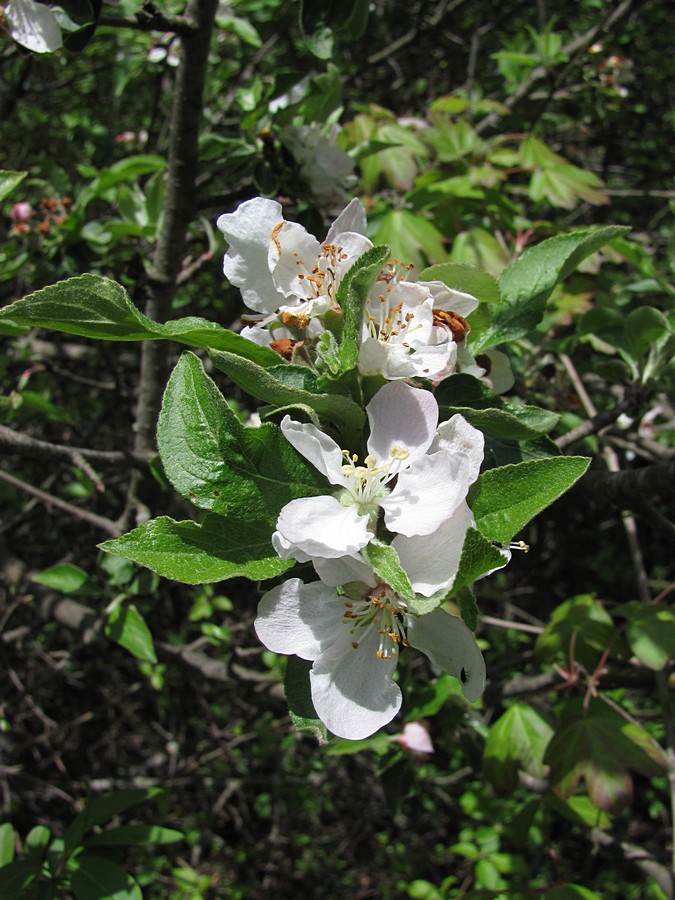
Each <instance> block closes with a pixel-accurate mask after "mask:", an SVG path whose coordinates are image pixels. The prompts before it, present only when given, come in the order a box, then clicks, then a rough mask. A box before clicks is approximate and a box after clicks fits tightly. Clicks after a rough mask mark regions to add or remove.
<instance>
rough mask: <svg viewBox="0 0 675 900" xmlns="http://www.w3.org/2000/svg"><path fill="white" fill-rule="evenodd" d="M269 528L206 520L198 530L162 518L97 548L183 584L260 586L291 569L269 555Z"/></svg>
mask: <svg viewBox="0 0 675 900" xmlns="http://www.w3.org/2000/svg"><path fill="white" fill-rule="evenodd" d="M272 528H273V525H272V524H270V521H269V520H267V519H265V520H260V519H251V518H243V519H242V518H236V517H235V516H227V515H225V516H219V515H210V516H207V517H206V519H205V520H204V522H203V523H202V524H201V525H198V524H197V523H196V522H191V521H185V522H176V521H174V520H173V519H170V518H168V517H167V516H162V517H160V518H157V519H151V520H150V521H149V522H145V523H144V524H143V525H139V527H138V528H135V529H134V530H133V531H130V532H129V533H128V534H125V535H123V536H122V537H119V538H115V539H114V540H111V541H106V542H105V543H103V544H101V545H100V547H101V549H102V550H105V551H107V552H108V553H114V554H115V555H117V556H121V557H123V558H124V559H130V560H132V561H133V562H135V563H138V564H139V565H142V566H145V567H146V568H148V569H151V570H152V571H153V572H156V573H157V574H158V575H162V576H163V577H164V578H171V579H173V580H174V581H181V582H183V584H211V583H213V582H216V581H224V580H225V579H227V578H236V577H243V578H250V579H251V580H252V581H264V580H265V579H267V578H273V577H274V576H275V575H280V574H281V573H282V572H285V571H286V570H287V569H289V568H291V567H292V566H293V565H294V564H295V563H294V561H293V560H282V559H279V557H278V556H277V554H276V553H275V552H274V549H273V548H272V544H271V540H270V539H271V535H272Z"/></svg>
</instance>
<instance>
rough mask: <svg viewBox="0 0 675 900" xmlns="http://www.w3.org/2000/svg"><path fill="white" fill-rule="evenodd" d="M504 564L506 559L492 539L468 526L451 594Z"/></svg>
mask: <svg viewBox="0 0 675 900" xmlns="http://www.w3.org/2000/svg"><path fill="white" fill-rule="evenodd" d="M505 565H506V559H505V557H504V556H503V554H502V553H500V550H499V547H496V546H495V545H494V544H493V543H492V541H489V540H488V539H487V538H486V537H484V536H483V535H482V534H481V533H480V531H477V530H476V529H475V528H469V529H468V531H467V532H466V537H465V538H464V545H463V547H462V555H461V557H460V559H459V569H458V570H457V575H456V576H455V580H454V583H453V585H452V592H453V594H454V593H456V592H457V591H459V590H461V588H463V587H465V586H466V585H468V584H472V583H473V582H474V581H475V580H476V579H477V578H480V576H481V575H485V573H486V572H490V571H491V570H492V569H497V568H501V567H502V566H505Z"/></svg>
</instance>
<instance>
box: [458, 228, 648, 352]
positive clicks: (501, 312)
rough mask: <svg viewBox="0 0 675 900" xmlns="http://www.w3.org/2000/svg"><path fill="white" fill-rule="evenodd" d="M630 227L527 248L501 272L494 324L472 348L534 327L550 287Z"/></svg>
mask: <svg viewBox="0 0 675 900" xmlns="http://www.w3.org/2000/svg"><path fill="white" fill-rule="evenodd" d="M629 230H630V229H629V228H627V227H622V226H619V225H608V226H606V227H604V228H599V229H596V230H590V229H589V230H583V231H573V232H571V233H570V234H559V235H556V236H555V237H552V238H549V239H548V240H546V241H542V242H541V243H540V244H537V245H536V246H534V247H531V248H530V249H528V250H526V251H525V252H524V253H523V255H522V256H519V257H518V258H517V259H515V260H514V261H513V262H512V263H511V265H510V266H509V267H508V268H507V269H506V271H505V272H503V273H502V276H501V278H500V279H499V287H500V290H501V294H502V302H501V303H500V304H499V307H498V308H497V311H496V313H495V316H494V319H493V321H492V324H491V325H489V326H488V327H487V328H486V329H485V331H483V332H482V333H481V334H480V335H479V336H478V338H477V340H476V341H475V342H473V343H472V345H471V349H472V350H473V352H474V353H475V352H478V351H480V350H483V349H485V348H486V347H492V346H493V345H495V344H500V343H503V342H504V341H511V340H514V339H515V338H518V337H522V336H523V335H525V334H527V333H528V332H530V331H532V330H534V329H535V328H536V327H537V325H539V323H540V322H541V320H542V317H543V315H544V310H545V308H546V301H547V299H548V297H549V296H550V294H551V291H552V290H553V288H554V287H555V286H556V284H558V283H559V282H561V281H564V280H565V278H567V276H568V275H569V274H570V273H571V272H573V271H574V270H575V269H576V267H577V266H578V265H579V263H580V262H582V261H583V260H584V259H586V257H587V256H590V255H591V253H595V251H596V250H599V249H600V247H603V246H604V245H605V244H606V243H608V242H609V241H611V240H612V239H613V238H615V237H618V236H620V235H622V234H626V232H627V231H629Z"/></svg>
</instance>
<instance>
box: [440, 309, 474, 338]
mask: <svg viewBox="0 0 675 900" xmlns="http://www.w3.org/2000/svg"><path fill="white" fill-rule="evenodd" d="M434 325H442V326H443V327H444V328H447V329H448V331H450V332H451V333H452V339H453V341H454V342H455V343H456V344H461V343H462V341H463V340H465V338H466V336H467V334H468V333H469V332H470V331H471V326H470V325H469V323H468V322H467V321H466V319H465V318H464V316H460V314H459V313H456V312H446V311H445V310H444V309H435V310H434Z"/></svg>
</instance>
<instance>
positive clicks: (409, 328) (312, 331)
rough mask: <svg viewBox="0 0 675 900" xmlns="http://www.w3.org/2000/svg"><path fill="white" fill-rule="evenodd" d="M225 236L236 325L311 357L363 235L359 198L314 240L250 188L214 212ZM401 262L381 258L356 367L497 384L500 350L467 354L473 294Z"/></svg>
mask: <svg viewBox="0 0 675 900" xmlns="http://www.w3.org/2000/svg"><path fill="white" fill-rule="evenodd" d="M218 228H219V229H220V230H221V231H222V233H223V235H224V236H225V238H226V239H227V241H228V243H229V250H228V252H227V254H226V255H225V260H224V265H223V270H224V272H225V275H226V276H227V278H228V280H229V281H230V283H231V284H233V285H234V286H235V287H238V288H240V289H241V293H242V296H243V299H244V302H245V303H246V305H247V306H248V307H249V309H250V310H251V311H252V312H251V314H250V315H248V314H247V315H246V316H245V319H244V321H245V326H244V328H243V329H242V332H241V333H242V335H244V337H247V338H249V339H250V340H252V341H255V342H256V343H259V344H264V345H268V346H271V347H272V348H273V349H275V350H277V352H279V353H280V354H281V355H282V356H284V357H285V358H287V359H289V360H290V359H293V361H296V360H297V361H304V362H307V361H308V360H310V361H311V348H312V346H313V344H315V343H316V340H317V339H318V337H319V336H320V334H321V332H322V331H324V330H325V328H326V327H328V326H327V324H326V322H327V314H328V313H329V312H333V313H337V315H338V316H340V315H341V313H342V310H341V309H340V305H339V302H338V290H339V287H340V284H341V282H342V280H343V278H344V277H345V275H346V274H347V272H348V271H349V270H350V269H351V268H352V266H353V265H354V263H355V262H356V261H357V260H358V259H359V257H361V256H362V255H363V254H364V253H365V252H366V251H367V250H369V249H371V248H372V246H373V245H372V242H371V241H370V240H369V239H368V237H366V214H365V210H364V209H363V206H362V205H361V203H360V202H359V201H358V200H356V199H355V200H352V201H351V202H350V203H349V204H348V205H347V207H346V208H345V209H344V210H343V211H342V212H341V213H340V215H339V216H338V217H337V219H336V220H335V222H334V223H333V225H332V226H331V228H330V229H329V231H328V234H327V235H326V237H325V238H324V240H323V241H322V242H320V241H318V240H317V238H315V237H314V236H313V235H310V234H308V233H307V231H306V230H305V229H304V228H303V227H302V226H301V225H298V224H297V223H295V222H287V221H286V220H285V219H284V218H283V216H282V210H281V205H280V204H279V203H277V202H276V201H274V200H267V199H265V198H262V197H256V198H255V199H253V200H248V201H246V202H245V203H242V204H241V205H240V206H239V207H238V208H237V210H236V211H235V212H233V213H226V214H224V215H222V216H220V218H219V219H218ZM410 268H411V267H410V266H402V265H401V264H397V263H390V264H388V265H386V266H385V267H384V268H383V269H382V271H381V272H380V274H379V276H378V278H377V280H376V281H375V284H374V285H373V287H372V289H371V291H370V293H369V295H368V298H367V301H366V307H365V311H364V318H363V324H362V342H361V349H360V353H359V361H358V366H359V371H360V372H361V374H363V375H380V376H382V377H384V378H385V379H387V380H396V379H410V378H426V379H430V380H431V381H433V382H434V383H437V382H439V381H441V380H442V379H443V378H446V377H447V376H448V375H451V374H453V373H454V372H458V371H463V372H468V373H469V374H472V375H477V376H478V377H481V376H491V377H492V379H493V384H494V386H495V389H496V390H500V391H501V390H508V388H509V387H510V386H511V384H512V383H513V381H512V378H510V369H509V368H508V362H507V360H506V357H505V356H504V355H503V354H494V353H492V352H491V354H490V356H489V357H488V356H487V355H483V356H481V357H479V358H478V359H474V357H473V356H472V354H471V353H470V351H469V349H468V347H467V342H466V338H467V335H468V333H469V331H470V325H469V323H468V321H467V316H469V315H470V314H471V313H472V312H473V310H474V309H475V308H476V306H477V305H478V301H477V300H476V298H475V297H473V296H472V295H471V294H467V293H463V292H462V291H458V290H453V289H452V288H449V287H447V286H446V285H445V284H443V282H441V281H412V280H411V278H410Z"/></svg>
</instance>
